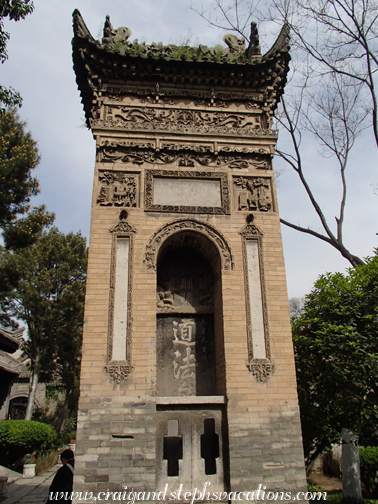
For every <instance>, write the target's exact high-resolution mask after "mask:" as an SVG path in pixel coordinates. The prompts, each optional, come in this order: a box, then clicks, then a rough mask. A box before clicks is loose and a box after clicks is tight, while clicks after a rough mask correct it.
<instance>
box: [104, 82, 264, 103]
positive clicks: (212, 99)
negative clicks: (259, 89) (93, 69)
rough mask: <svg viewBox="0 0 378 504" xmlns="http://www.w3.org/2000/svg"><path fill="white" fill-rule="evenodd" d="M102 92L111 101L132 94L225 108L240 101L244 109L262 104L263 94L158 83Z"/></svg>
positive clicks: (145, 100)
mask: <svg viewBox="0 0 378 504" xmlns="http://www.w3.org/2000/svg"><path fill="white" fill-rule="evenodd" d="M102 94H103V95H104V96H106V97H107V98H108V99H110V100H113V101H118V102H120V101H122V100H123V98H124V97H126V96H130V95H134V96H140V97H141V98H140V102H141V103H150V104H164V105H175V104H177V103H179V102H180V101H182V99H189V100H194V105H195V106H197V107H203V106H205V107H219V108H227V107H228V106H229V104H230V103H231V102H237V101H240V102H242V103H245V102H246V104H245V108H246V109H257V108H261V107H262V106H263V103H264V101H265V96H264V94H263V93H246V94H244V93H243V94H242V95H241V94H240V93H230V92H229V93H227V92H218V91H215V90H214V89H212V90H210V91H206V90H196V89H184V88H178V87H174V88H164V87H162V86H160V85H159V84H158V83H157V84H156V86H155V88H153V87H143V88H141V87H132V86H121V87H114V86H104V88H103V89H102Z"/></svg>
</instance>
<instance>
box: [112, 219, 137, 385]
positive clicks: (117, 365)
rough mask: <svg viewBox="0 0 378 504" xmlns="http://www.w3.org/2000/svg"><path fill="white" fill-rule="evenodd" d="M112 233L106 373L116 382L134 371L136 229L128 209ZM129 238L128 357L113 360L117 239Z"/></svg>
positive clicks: (119, 381)
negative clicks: (132, 354) (128, 217)
mask: <svg viewBox="0 0 378 504" xmlns="http://www.w3.org/2000/svg"><path fill="white" fill-rule="evenodd" d="M110 232H111V233H112V259H111V269H110V291H109V323H108V345H107V347H108V348H107V364H106V366H105V368H104V369H105V371H106V373H108V374H109V376H110V377H111V379H112V380H114V381H115V382H116V383H118V384H119V383H121V382H122V381H123V380H125V379H126V378H127V377H128V375H129V374H130V373H131V371H132V369H133V368H132V366H131V334H132V293H133V261H134V234H135V233H136V229H135V228H134V226H132V224H130V223H129V222H127V211H126V210H121V212H120V214H119V222H118V223H117V224H116V225H115V226H114V227H113V228H112V229H110ZM119 238H128V239H129V254H128V264H129V270H128V290H127V333H126V334H127V337H126V359H125V360H113V359H112V356H113V335H114V306H115V284H116V254H117V239H119Z"/></svg>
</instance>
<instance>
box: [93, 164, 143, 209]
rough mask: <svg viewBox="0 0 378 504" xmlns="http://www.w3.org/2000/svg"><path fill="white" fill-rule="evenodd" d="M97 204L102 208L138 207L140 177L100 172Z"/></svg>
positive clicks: (122, 173)
mask: <svg viewBox="0 0 378 504" xmlns="http://www.w3.org/2000/svg"><path fill="white" fill-rule="evenodd" d="M98 177H99V182H100V188H99V192H98V196H97V204H98V205H100V206H118V207H136V206H137V205H138V177H137V176H136V175H130V174H126V173H124V172H120V171H102V170H101V171H100V172H99V176H98Z"/></svg>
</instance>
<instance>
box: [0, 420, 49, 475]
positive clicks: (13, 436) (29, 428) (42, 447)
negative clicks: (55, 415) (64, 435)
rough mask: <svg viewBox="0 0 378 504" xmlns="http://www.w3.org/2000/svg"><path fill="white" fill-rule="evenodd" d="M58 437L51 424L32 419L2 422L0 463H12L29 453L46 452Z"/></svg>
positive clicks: (0, 426)
mask: <svg viewBox="0 0 378 504" xmlns="http://www.w3.org/2000/svg"><path fill="white" fill-rule="evenodd" d="M57 439H58V435H57V433H56V431H55V429H54V428H53V427H51V425H47V424H43V423H40V422H34V421H32V420H3V421H2V422H0V464H2V465H7V466H9V465H11V464H13V463H14V462H16V460H18V459H19V458H21V457H24V456H25V455H26V454H27V453H33V452H37V453H38V454H42V453H46V452H47V450H48V449H49V448H51V447H52V446H53V445H54V444H55V443H56V442H57Z"/></svg>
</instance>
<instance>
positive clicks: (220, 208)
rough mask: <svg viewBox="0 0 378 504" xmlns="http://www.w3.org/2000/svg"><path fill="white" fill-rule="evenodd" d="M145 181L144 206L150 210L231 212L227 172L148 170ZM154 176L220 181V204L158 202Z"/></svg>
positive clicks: (207, 212) (206, 212)
mask: <svg viewBox="0 0 378 504" xmlns="http://www.w3.org/2000/svg"><path fill="white" fill-rule="evenodd" d="M145 175H146V181H145V203H144V208H145V210H146V211H150V212H171V213H205V214H217V215H222V214H229V213H230V198H229V189H228V180H227V174H226V173H219V172H196V171H185V172H184V171H171V170H146V172H145ZM154 178H166V179H167V180H177V181H179V180H180V179H181V180H183V181H185V180H190V179H191V180H197V181H201V180H202V181H210V180H213V181H219V191H220V194H219V196H220V205H217V206H215V205H214V206H207V205H206V202H204V203H203V206H200V205H196V206H194V205H193V206H189V205H171V204H167V205H165V204H156V203H155V200H154Z"/></svg>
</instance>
